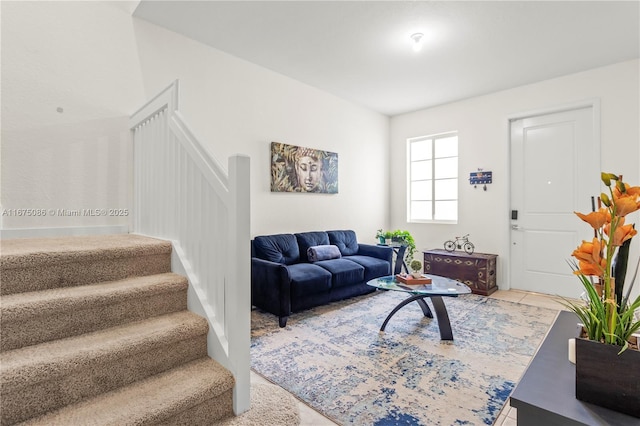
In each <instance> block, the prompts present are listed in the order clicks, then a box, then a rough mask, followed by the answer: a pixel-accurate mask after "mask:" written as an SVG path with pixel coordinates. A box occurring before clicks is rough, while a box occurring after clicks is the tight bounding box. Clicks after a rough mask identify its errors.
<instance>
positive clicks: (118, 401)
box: [22, 358, 234, 426]
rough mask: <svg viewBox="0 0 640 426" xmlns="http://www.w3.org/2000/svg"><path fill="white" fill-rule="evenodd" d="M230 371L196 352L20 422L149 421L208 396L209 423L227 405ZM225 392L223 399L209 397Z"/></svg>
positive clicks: (223, 412) (206, 422)
mask: <svg viewBox="0 0 640 426" xmlns="http://www.w3.org/2000/svg"><path fill="white" fill-rule="evenodd" d="M233 385H234V380H233V376H232V375H231V373H229V371H228V370H226V369H225V368H224V367H222V366H221V365H220V364H219V363H217V362H216V361H214V360H212V359H210V358H202V359H200V360H196V361H193V362H191V363H188V364H185V365H183V366H181V367H178V368H174V369H173V370H170V371H167V372H164V373H161V374H158V375H156V376H153V377H150V378H148V379H145V380H142V381H139V382H136V383H133V384H131V385H129V386H126V387H124V388H121V389H117V390H114V391H112V392H109V393H105V394H102V395H99V396H97V397H95V398H92V399H88V400H85V401H82V402H79V403H76V404H73V405H70V406H67V407H64V408H62V409H60V410H57V411H54V412H51V413H48V414H46V415H44V416H41V417H39V418H35V419H32V420H29V421H27V422H25V423H22V424H24V425H31V426H33V425H54V424H55V425H125V424H127V425H151V424H159V423H162V422H163V421H165V420H166V419H169V418H172V417H175V416H176V414H177V413H180V412H183V411H186V410H188V409H189V408H191V407H194V406H196V405H198V404H201V403H203V402H206V401H207V400H211V410H209V411H208V413H207V415H208V417H207V418H206V419H200V422H197V423H195V422H194V423H191V424H203V425H210V424H214V423H215V420H216V419H220V418H223V417H226V416H228V415H229V413H230V412H231V410H232V406H231V403H230V402H231V398H230V397H229V396H230V394H231V392H232V388H233ZM225 393H226V394H227V398H226V399H225V400H226V403H225V402H222V403H220V402H218V401H216V400H215V398H216V397H219V396H221V395H223V394H225Z"/></svg>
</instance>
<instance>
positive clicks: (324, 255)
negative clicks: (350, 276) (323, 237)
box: [307, 245, 342, 262]
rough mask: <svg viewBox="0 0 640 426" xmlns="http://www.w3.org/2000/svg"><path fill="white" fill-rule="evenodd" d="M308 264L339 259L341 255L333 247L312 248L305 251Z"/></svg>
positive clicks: (336, 248)
mask: <svg viewBox="0 0 640 426" xmlns="http://www.w3.org/2000/svg"><path fill="white" fill-rule="evenodd" d="M307 257H308V258H309V262H318V261H320V260H330V259H340V258H341V257H342V254H340V250H339V249H338V247H336V246H333V245H325V246H313V247H309V249H308V250H307Z"/></svg>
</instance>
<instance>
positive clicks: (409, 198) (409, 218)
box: [407, 131, 460, 224]
mask: <svg viewBox="0 0 640 426" xmlns="http://www.w3.org/2000/svg"><path fill="white" fill-rule="evenodd" d="M453 136H455V137H456V138H458V131H451V132H446V133H438V134H435V135H426V136H418V137H413V138H409V139H407V222H408V223H448V224H457V223H458V219H459V217H460V171H459V170H460V151H459V146H460V141H459V139H458V140H457V144H458V153H457V155H456V156H455V157H453V156H451V157H441V158H435V143H432V145H431V149H432V151H431V159H432V161H433V163H432V164H433V166H432V167H431V176H430V180H431V184H432V187H431V191H432V196H431V198H432V199H431V200H430V201H431V217H432V219H415V218H413V217H412V212H411V202H412V201H414V198H413V197H412V194H411V188H412V185H411V183H412V182H413V181H412V179H411V175H412V173H411V171H412V167H413V162H412V158H411V144H412V143H413V142H420V141H424V140H429V139H431V140H432V141H434V142H435V140H437V139H443V138H450V137H453ZM445 158H456V160H457V169H458V170H457V174H456V179H457V185H456V194H455V198H450V199H438V198H437V197H438V195H437V194H436V189H435V186H436V181H438V180H444V179H436V178H435V171H436V167H435V165H436V162H437V160H442V159H445ZM447 179H450V178H447ZM436 201H456V202H457V208H456V219H455V220H443V219H433V218H435V205H436Z"/></svg>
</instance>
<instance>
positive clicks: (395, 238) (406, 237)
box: [391, 229, 416, 261]
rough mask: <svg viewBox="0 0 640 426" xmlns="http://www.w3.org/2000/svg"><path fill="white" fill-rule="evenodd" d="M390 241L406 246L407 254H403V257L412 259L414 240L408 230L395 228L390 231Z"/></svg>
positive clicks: (414, 246) (414, 248)
mask: <svg viewBox="0 0 640 426" xmlns="http://www.w3.org/2000/svg"><path fill="white" fill-rule="evenodd" d="M391 241H392V242H395V243H399V244H403V245H406V246H407V254H406V255H405V259H406V260H407V261H409V260H411V259H413V254H414V253H415V251H416V242H415V241H414V239H413V236H411V233H409V231H403V230H400V229H396V230H395V231H393V232H391Z"/></svg>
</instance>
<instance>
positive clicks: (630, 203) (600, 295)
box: [564, 173, 640, 416]
mask: <svg viewBox="0 0 640 426" xmlns="http://www.w3.org/2000/svg"><path fill="white" fill-rule="evenodd" d="M601 179H602V182H603V183H604V185H605V186H606V187H607V188H608V192H609V194H605V193H602V194H601V195H600V197H599V199H598V209H597V210H596V209H595V208H594V210H595V211H593V212H591V213H589V214H582V213H578V212H576V215H577V216H578V217H579V218H580V219H582V220H583V221H585V222H587V223H588V224H589V225H591V227H592V228H593V231H594V234H595V236H594V237H593V239H592V240H591V241H583V242H582V244H581V245H580V246H578V248H576V249H575V250H574V251H573V253H572V256H573V257H574V258H575V259H574V260H572V261H571V262H570V264H571V266H572V269H573V270H574V274H575V275H577V276H578V278H579V280H580V282H581V284H582V286H583V287H584V290H585V293H586V296H587V300H586V301H585V302H584V303H581V302H573V301H569V300H566V299H565V301H564V304H565V305H566V306H567V307H568V308H569V309H570V310H572V311H573V312H575V314H576V315H577V316H578V318H579V319H580V321H581V323H582V325H583V334H584V336H583V338H578V339H576V397H577V398H578V399H581V400H583V401H587V402H591V403H594V404H597V405H602V406H605V407H608V408H612V409H614V410H617V411H621V412H625V413H627V414H631V415H635V416H640V395H638V392H637V384H636V381H637V380H638V378H637V373H633V371H634V370H633V368H635V371H636V372H637V371H638V365H640V352H638V351H637V344H638V342H637V339H636V342H635V343H634V342H633V341H632V340H633V336H632V335H633V334H634V333H636V332H637V331H638V330H640V321H639V320H638V319H636V318H635V315H634V313H635V311H636V310H637V309H639V308H640V296H638V297H637V298H635V300H630V294H631V289H632V287H633V284H634V281H635V276H636V275H637V267H636V274H634V277H633V278H632V279H631V280H630V282H629V286H628V288H627V291H626V292H625V291H624V287H625V286H624V284H625V278H626V272H627V264H628V260H629V245H630V244H631V239H632V237H633V236H635V235H636V234H637V231H636V229H635V228H634V225H633V224H626V223H625V220H626V217H627V216H628V215H629V214H630V213H633V212H636V211H638V210H639V209H640V187H638V186H634V187H632V186H630V185H629V184H627V183H624V182H623V181H622V177H621V176H617V175H615V174H612V173H602V174H601ZM638 264H639V265H640V260H639V261H638ZM634 344H635V345H636V347H635V350H629V351H627V349H629V347H630V346H633V345H634ZM609 352H610V353H611V355H607V354H608V353H609ZM624 352H627V353H626V354H625V353H624ZM631 353H633V354H631ZM607 357H608V358H607ZM632 366H633V367H632ZM616 388H618V390H619V392H616V391H615V389H616ZM634 389H635V391H634Z"/></svg>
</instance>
